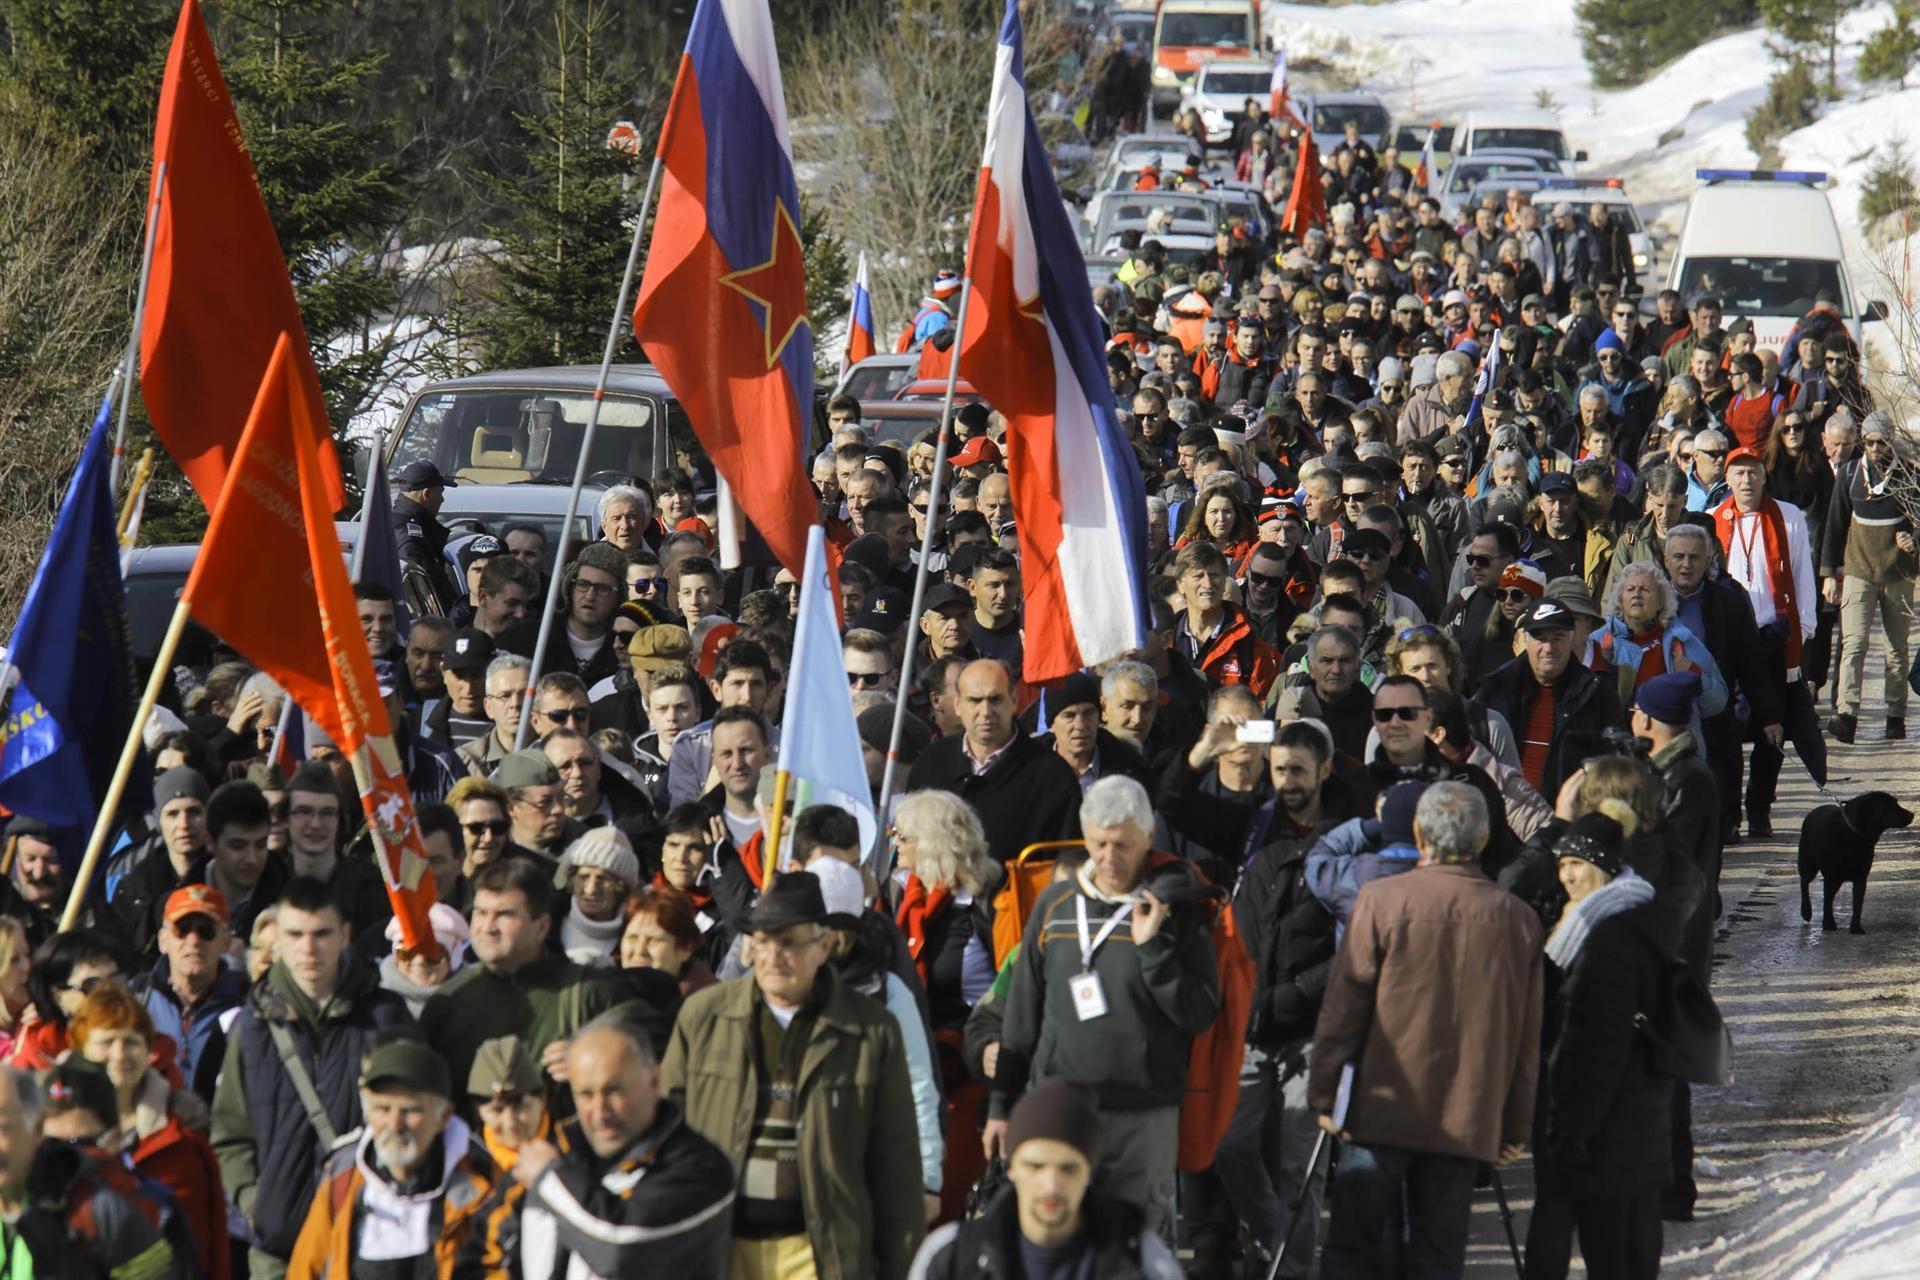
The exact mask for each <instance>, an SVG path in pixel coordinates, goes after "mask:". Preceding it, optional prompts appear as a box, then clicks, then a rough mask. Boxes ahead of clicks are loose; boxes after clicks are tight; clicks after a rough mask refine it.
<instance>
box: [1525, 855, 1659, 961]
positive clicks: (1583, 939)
mask: <svg viewBox="0 0 1920 1280" xmlns="http://www.w3.org/2000/svg"><path fill="white" fill-rule="evenodd" d="M1651 901H1653V885H1652V884H1650V883H1649V882H1648V881H1646V880H1645V879H1643V878H1641V876H1640V874H1639V873H1638V872H1636V871H1635V870H1634V869H1633V868H1632V867H1627V868H1626V869H1625V870H1623V871H1621V873H1620V874H1619V875H1617V876H1615V877H1614V878H1613V879H1612V880H1610V881H1608V882H1607V883H1606V884H1603V885H1601V886H1600V887H1599V888H1598V889H1595V890H1594V891H1593V892H1592V893H1590V894H1588V895H1587V896H1586V897H1584V898H1582V899H1580V901H1578V902H1574V903H1570V904H1568V906H1567V909H1566V910H1565V911H1563V912H1561V913H1560V923H1559V924H1557V925H1555V926H1554V927H1553V934H1552V936H1550V937H1549V938H1548V939H1547V959H1549V960H1551V961H1553V962H1554V963H1555V964H1556V965H1558V966H1560V968H1561V969H1562V970H1566V969H1571V968H1572V967H1573V962H1574V961H1575V960H1577V959H1579V958H1580V950H1581V948H1583V947H1585V946H1586V945H1587V935H1588V934H1590V933H1592V932H1593V926H1595V925H1597V924H1599V923H1600V922H1601V921H1602V920H1605V919H1606V918H1607V917H1608V916H1617V915H1619V914H1620V913H1621V912H1622V911H1631V910H1633V908H1635V907H1637V906H1640V905H1641V904H1642V903H1647V902H1651Z"/></svg>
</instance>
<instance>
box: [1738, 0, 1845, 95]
mask: <svg viewBox="0 0 1920 1280" xmlns="http://www.w3.org/2000/svg"><path fill="white" fill-rule="evenodd" d="M1859 6H1860V0H1760V16H1761V17H1762V18H1764V19H1765V20H1766V23H1767V26H1768V28H1769V29H1771V30H1772V31H1773V33H1774V35H1775V36H1777V37H1778V38H1779V44H1778V45H1777V46H1776V47H1775V49H1774V52H1775V53H1776V54H1777V55H1779V56H1780V58H1781V60H1782V61H1792V62H1805V63H1807V64H1808V65H1809V66H1814V65H1817V64H1818V63H1819V62H1821V61H1824V62H1825V63H1826V66H1827V82H1826V86H1825V88H1826V96H1827V99H1828V100H1829V101H1831V100H1832V99H1834V98H1836V97H1838V96H1839V94H1840V64H1839V58H1840V19H1841V18H1842V17H1843V16H1845V15H1846V13H1847V11H1848V10H1850V9H1856V8H1858V7H1859Z"/></svg>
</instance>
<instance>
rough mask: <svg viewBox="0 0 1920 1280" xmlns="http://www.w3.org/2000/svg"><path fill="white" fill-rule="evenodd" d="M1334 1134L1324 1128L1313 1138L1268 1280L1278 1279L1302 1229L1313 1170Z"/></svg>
mask: <svg viewBox="0 0 1920 1280" xmlns="http://www.w3.org/2000/svg"><path fill="white" fill-rule="evenodd" d="M1332 1136H1333V1135H1332V1134H1330V1133H1328V1132H1327V1131H1326V1130H1325V1129H1322V1130H1321V1131H1320V1136H1319V1137H1318V1138H1315V1139H1314V1140H1313V1154H1311V1155H1309V1156H1308V1157H1307V1168H1306V1172H1305V1173H1302V1174H1301V1175H1300V1191H1299V1193H1298V1194H1297V1195H1295V1196H1294V1197H1293V1208H1292V1209H1290V1210H1289V1211H1288V1212H1287V1234H1285V1235H1284V1236H1281V1237H1280V1247H1279V1248H1277V1249H1275V1250H1274V1251H1273V1263H1272V1265H1271V1266H1269V1267H1268V1268H1267V1280H1276V1277H1278V1276H1279V1274H1280V1264H1281V1263H1282V1262H1284V1261H1285V1260H1286V1257H1287V1246H1288V1245H1289V1244H1292V1243H1293V1233H1294V1232H1296V1231H1298V1230H1299V1229H1300V1209H1301V1206H1303V1205H1305V1204H1306V1202H1307V1192H1308V1191H1310V1190H1312V1188H1313V1171H1314V1170H1315V1169H1317V1168H1319V1167H1320V1153H1321V1151H1323V1150H1325V1149H1326V1145H1327V1139H1328V1138H1330V1137H1332ZM1329 1175H1331V1167H1329Z"/></svg>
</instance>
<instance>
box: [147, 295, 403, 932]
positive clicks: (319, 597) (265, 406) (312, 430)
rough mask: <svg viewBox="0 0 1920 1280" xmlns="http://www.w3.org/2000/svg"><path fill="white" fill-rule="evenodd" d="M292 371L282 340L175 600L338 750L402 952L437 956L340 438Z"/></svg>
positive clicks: (289, 350) (291, 352)
mask: <svg viewBox="0 0 1920 1280" xmlns="http://www.w3.org/2000/svg"><path fill="white" fill-rule="evenodd" d="M298 363H299V362H298V359H297V357H296V355H295V345H294V343H293V340H292V339H291V338H290V337H289V336H288V335H287V334H285V333H282V334H280V335H279V338H278V340H277V341H276V342H275V344H274V348H273V352H272V355H271V357H270V358H269V360H268V362H267V366H266V376H265V378H264V379H263V380H262V381H261V383H260V390H259V394H258V395H257V396H256V397H255V399H254V402H253V410H252V412H251V413H250V414H249V415H248V417H247V420H246V429H245V431H244V432H242V434H241V436H240V442H239V445H238V447H237V448H236V449H235V451H234V454H233V459H232V469H231V471H230V473H229V475H228V479H227V486H226V489H225V491H224V492H223V493H222V494H221V496H220V503H219V505H218V506H217V507H215V508H214V512H213V520H212V522H211V523H210V524H209V525H208V526H207V534H206V537H205V538H204V539H203V540H202V541H201V544H200V554H199V556H198V558H197V559H196V560H195V561H194V566H193V573H192V575H191V576H190V577H189V578H188V579H187V585H186V588H185V590H183V591H182V592H181V599H182V600H183V601H185V602H186V603H188V604H189V606H190V607H191V609H192V612H193V616H194V618H195V619H197V620H198V621H200V622H202V623H204V624H205V625H207V626H209V627H211V628H213V629H214V630H215V631H217V632H218V633H219V634H220V636H221V637H222V638H223V639H225V640H226V641H227V642H228V643H229V644H231V645H233V647H234V648H236V649H238V650H239V651H240V652H241V653H243V654H245V655H246V656H247V658H248V660H249V661H251V662H252V663H253V664H254V665H255V666H257V667H259V668H260V669H261V670H262V671H265V672H266V673H267V674H268V675H270V676H272V677H273V678H274V679H275V680H278V681H279V682H280V683H281V685H282V686H284V687H285V688H286V690H287V692H288V693H289V694H290V695H291V696H292V697H293V700H294V701H295V702H297V703H299V704H300V706H301V707H302V708H304V709H305V710H306V712H307V714H308V715H310V716H312V717H313V719H314V722H315V723H317V724H318V725H319V726H320V727H321V728H322V729H324V730H325V731H326V733H327V736H328V737H330V738H332V739H333V740H334V742H336V743H338V744H339V746H340V750H341V751H342V752H343V753H345V755H346V757H347V759H348V760H349V761H350V762H351V763H352V765H353V776H354V780H355V782H356V783H357V784H358V786H359V788H360V805H361V808H363V809H364V810H365V811H366V814H367V823H368V826H369V827H370V828H371V830H372V831H373V833H374V837H375V841H374V860H375V862H377V863H378V864H379V866H380V874H381V878H382V879H384V880H385V881H386V885H387V896H388V897H389V898H390V899H391V900H392V902H393V910H394V914H395V915H396V916H398V917H399V918H400V930H401V945H402V946H405V947H407V948H408V949H409V950H412V951H419V952H423V953H428V954H438V947H437V945H436V944H435V942H434V938H433V931H432V929H431V928H429V927H428V921H427V910H428V908H430V907H431V906H432V905H433V900H434V891H433V877H432V876H430V875H429V874H427V858H426V850H425V848H424V846H423V845H422V844H421V838H420V829H419V825H418V824H417V823H416V822H415V820H414V813H413V797H412V795H411V793H410V792H409V791H408V789H407V780H406V770H405V767H404V766H403V765H402V763H401V761H400V755H399V752H398V751H397V750H396V748H395V747H394V744H393V737H392V733H393V729H392V725H391V724H389V722H388V720H387V709H386V704H385V703H383V702H382V701H381V700H380V692H379V688H378V686H377V685H376V684H375V683H374V676H373V656H372V655H371V654H370V653H369V652H368V651H367V640H366V635H365V633H364V632H363V631H361V629H360V619H359V614H358V612H357V611H356V609H355V607H354V600H353V588H352V585H351V584H350V583H349V582H348V581H347V565H346V561H345V559H344V558H343V557H342V556H341V554H340V542H339V538H338V537H337V535H336V534H335V533H334V528H333V507H332V505H331V503H332V499H331V498H330V497H329V496H328V495H327V493H326V492H325V472H326V466H325V465H324V463H325V462H326V461H327V460H329V459H331V458H332V457H333V442H332V437H331V434H330V432H329V429H328V427H327V420H326V416H325V414H324V413H323V412H322V411H321V409H320V405H319V402H318V400H317V399H316V398H315V397H314V395H313V394H311V393H310V392H309V391H308V389H307V387H306V385H305V380H304V379H302V378H301V377H300V376H299V370H298ZM310 534H311V536H309V535H310Z"/></svg>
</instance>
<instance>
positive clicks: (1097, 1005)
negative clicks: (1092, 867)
mask: <svg viewBox="0 0 1920 1280" xmlns="http://www.w3.org/2000/svg"><path fill="white" fill-rule="evenodd" d="M1133 905H1134V904H1133V903H1131V902H1129V903H1128V904H1127V907H1126V910H1124V911H1116V912H1114V913H1113V914H1112V915H1110V916H1108V917H1107V921H1106V923H1105V924H1103V925H1101V926H1100V932H1099V933H1096V934H1093V935H1091V936H1089V935H1088V933H1087V899H1086V895H1084V894H1076V895H1075V898H1074V906H1075V908H1076V909H1077V910H1078V911H1079V913H1080V972H1079V974H1078V975H1077V976H1076V977H1075V978H1074V979H1073V980H1072V981H1071V982H1070V983H1068V986H1069V987H1070V988H1071V989H1072V991H1073V1011H1074V1012H1075V1013H1077V1014H1079V1015H1080V1021H1082V1022H1091V1021H1093V1020H1094V1019H1095V1018H1100V1017H1104V1016H1106V1012H1107V993H1106V992H1105V991H1102V990H1101V989H1100V975H1099V974H1097V973H1095V972H1094V971H1093V953H1094V952H1096V951H1098V950H1099V949H1100V944H1101V943H1103V942H1105V941H1106V940H1107V939H1108V938H1109V937H1111V936H1112V934H1113V931H1114V930H1115V929H1118V928H1119V927H1120V926H1121V924H1122V923H1124V922H1125V921H1128V920H1131V919H1132V918H1133Z"/></svg>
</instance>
